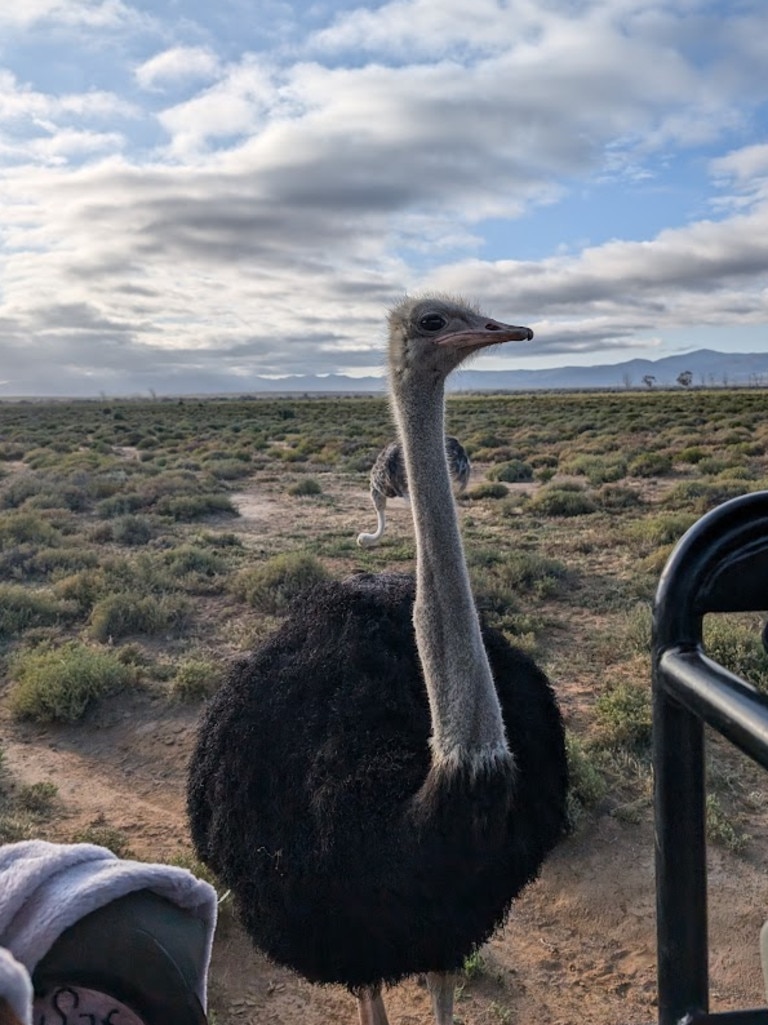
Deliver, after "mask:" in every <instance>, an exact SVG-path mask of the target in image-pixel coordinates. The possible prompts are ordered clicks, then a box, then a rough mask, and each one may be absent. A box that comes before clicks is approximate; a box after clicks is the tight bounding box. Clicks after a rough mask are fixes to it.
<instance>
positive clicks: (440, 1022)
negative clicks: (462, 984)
mask: <svg viewBox="0 0 768 1025" xmlns="http://www.w3.org/2000/svg"><path fill="white" fill-rule="evenodd" d="M427 986H428V987H429V992H430V995H431V996H432V1010H433V1011H434V1014H435V1025H453V994H454V991H455V989H456V976H455V975H454V974H453V973H452V972H430V973H429V974H428V975H427Z"/></svg>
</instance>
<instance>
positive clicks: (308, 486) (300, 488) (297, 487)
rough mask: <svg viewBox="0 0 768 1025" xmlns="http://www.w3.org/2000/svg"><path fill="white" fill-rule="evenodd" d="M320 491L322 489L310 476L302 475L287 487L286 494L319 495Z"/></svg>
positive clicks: (293, 495)
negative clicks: (300, 478)
mask: <svg viewBox="0 0 768 1025" xmlns="http://www.w3.org/2000/svg"><path fill="white" fill-rule="evenodd" d="M322 491H323V489H322V488H321V487H320V485H319V484H318V482H317V481H316V480H314V478H312V477H304V478H303V479H302V480H300V481H297V482H296V483H295V484H292V485H291V486H290V487H289V488H288V494H289V495H291V496H292V497H294V498H296V497H301V496H302V495H320V494H322Z"/></svg>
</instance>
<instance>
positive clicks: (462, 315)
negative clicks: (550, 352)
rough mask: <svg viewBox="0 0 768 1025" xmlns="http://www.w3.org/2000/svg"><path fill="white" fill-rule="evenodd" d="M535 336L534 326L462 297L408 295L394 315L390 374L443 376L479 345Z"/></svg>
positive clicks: (397, 376) (403, 377) (396, 376)
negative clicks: (507, 320)
mask: <svg viewBox="0 0 768 1025" xmlns="http://www.w3.org/2000/svg"><path fill="white" fill-rule="evenodd" d="M531 338H533V331H531V329H530V328H529V327H513V326H511V325H510V324H502V323H501V322H500V321H498V320H493V319H491V318H490V317H485V316H483V314H482V313H480V311H479V310H478V309H477V308H476V307H474V306H470V305H469V304H468V303H465V302H463V301H462V300H460V299H452V298H450V297H444V296H429V297H423V298H418V297H416V298H408V299H405V300H403V302H401V303H400V304H399V305H398V306H396V307H395V308H394V309H393V310H392V312H391V313H390V315H389V367H390V373H391V374H392V375H393V378H394V380H396V381H400V382H401V383H403V384H405V383H406V382H407V381H408V379H409V378H410V377H412V376H417V377H420V376H421V375H422V374H423V373H425V372H426V373H427V374H428V375H429V377H431V378H433V379H434V380H438V381H442V380H444V379H445V378H446V377H447V376H448V374H449V373H450V372H451V371H452V370H454V369H455V368H456V367H457V366H459V364H460V363H462V362H463V361H464V360H465V359H467V357H468V356H471V355H472V354H473V353H474V352H477V350H478V349H482V348H485V347H486V346H488V345H498V344H499V343H500V342H527V341H530V339H531Z"/></svg>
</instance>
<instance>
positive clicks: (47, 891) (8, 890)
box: [0, 840, 216, 1009]
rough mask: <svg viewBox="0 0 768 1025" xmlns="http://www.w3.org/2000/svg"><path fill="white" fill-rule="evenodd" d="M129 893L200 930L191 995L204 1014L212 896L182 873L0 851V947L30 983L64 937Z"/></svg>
mask: <svg viewBox="0 0 768 1025" xmlns="http://www.w3.org/2000/svg"><path fill="white" fill-rule="evenodd" d="M136 890H152V891H153V892H154V893H157V894H159V895H160V896H161V897H165V898H166V899H167V900H170V901H172V902H173V903H174V904H177V905H178V906H179V907H181V908H184V909H185V910H187V911H189V912H191V913H192V914H194V915H195V916H196V917H197V918H199V919H201V920H202V921H203V922H204V924H205V927H206V932H207V943H206V950H205V956H204V961H203V963H201V964H200V965H199V966H198V971H197V980H196V987H195V991H196V994H197V997H198V999H199V1000H200V1003H201V1004H202V1006H203V1008H204V1009H205V1007H206V1004H207V977H208V965H209V963H210V957H211V947H212V945H213V933H214V929H215V927H216V891H215V890H214V889H213V887H212V886H209V884H208V883H205V882H203V881H202V880H200V879H197V878H196V877H195V876H194V875H192V873H191V872H188V871H187V870H186V869H183V868H175V867H174V866H172V865H153V864H149V863H145V862H141V861H124V860H121V859H120V858H118V857H117V856H116V855H114V854H113V853H112V852H111V851H108V850H107V849H106V848H104V847H96V846H94V845H93V844H53V843H46V842H45V841H43V840H27V841H23V842H22V843H14V844H7V845H5V846H3V847H0V947H7V948H8V950H10V951H11V953H12V954H13V955H14V957H15V958H16V960H17V961H21V963H22V964H23V965H24V967H25V968H26V969H27V971H28V972H29V974H30V975H31V974H32V972H33V971H34V969H35V965H36V964H37V963H38V961H40V960H41V959H42V958H43V957H44V956H45V955H46V954H47V953H48V951H49V950H50V949H51V947H52V946H53V944H54V943H55V942H56V940H57V939H58V938H59V936H61V934H62V933H63V932H64V930H65V929H68V928H69V927H70V926H71V925H74V924H75V922H79V921H80V919H81V918H83V917H84V916H85V915H88V914H90V913H91V912H92V911H96V910H98V909H99V908H101V907H104V905H105V904H109V903H110V901H113V900H117V898H118V897H124V896H125V895H126V894H128V893H133V892H135V891H136Z"/></svg>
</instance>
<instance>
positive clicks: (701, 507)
mask: <svg viewBox="0 0 768 1025" xmlns="http://www.w3.org/2000/svg"><path fill="white" fill-rule="evenodd" d="M751 490H753V489H752V488H750V487H747V486H746V485H745V484H744V481H741V480H722V481H716V482H715V481H700V480H695V481H694V480H691V481H681V482H680V483H679V484H676V485H675V487H673V488H672V489H671V490H670V491H669V492H668V493H667V494H666V496H665V497H664V504H665V505H668V506H670V507H672V508H674V509H682V508H685V509H690V510H691V511H692V512H695V513H698V514H699V515H702V514H703V513H705V512H708V511H709V510H710V509H714V508H715V506H718V505H720V504H722V503H723V502H727V501H728V499H730V498H738V496H739V495H743V494H745V493H746V492H748V491H751Z"/></svg>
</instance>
